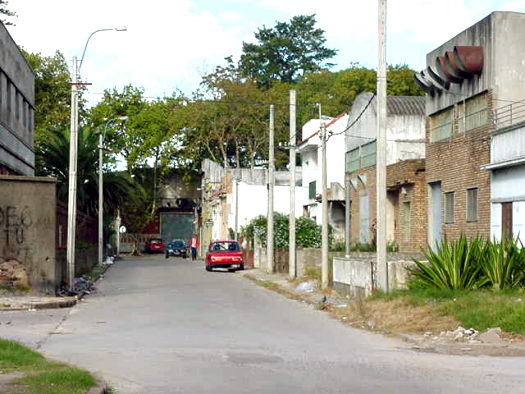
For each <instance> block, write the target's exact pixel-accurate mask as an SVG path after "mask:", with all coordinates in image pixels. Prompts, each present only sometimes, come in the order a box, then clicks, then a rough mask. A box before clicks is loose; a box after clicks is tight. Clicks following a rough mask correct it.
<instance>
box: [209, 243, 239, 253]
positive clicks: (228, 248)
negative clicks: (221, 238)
mask: <svg viewBox="0 0 525 394" xmlns="http://www.w3.org/2000/svg"><path fill="white" fill-rule="evenodd" d="M210 250H211V251H212V252H238V251H239V243H237V242H214V243H213V244H212V245H211V247H210Z"/></svg>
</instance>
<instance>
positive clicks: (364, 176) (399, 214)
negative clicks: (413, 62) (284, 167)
mask: <svg viewBox="0 0 525 394" xmlns="http://www.w3.org/2000/svg"><path fill="white" fill-rule="evenodd" d="M424 109H425V99H424V97H412V96H407V97H397V96H389V97H387V207H386V208H387V209H386V211H387V218H386V220H387V241H388V243H389V245H390V247H391V249H392V250H399V251H401V252H412V251H417V250H419V249H420V248H421V247H422V246H424V245H425V244H426V238H425V235H424V234H426V186H425V159H424V158H425V143H424V135H425V128H424V124H425V120H424ZM376 133H377V112H376V98H375V96H374V95H373V94H371V93H361V94H360V95H359V96H357V97H356V100H355V101H354V105H353V106H352V111H351V112H350V117H349V119H348V127H347V131H346V137H345V145H346V163H345V169H346V177H347V179H348V182H347V184H348V185H349V190H347V192H348V193H350V200H351V205H350V240H351V242H352V243H359V244H369V245H371V246H373V245H375V238H376V229H375V223H376V211H377V207H376V203H377V202H376V201H377V199H376V167H375V165H376Z"/></svg>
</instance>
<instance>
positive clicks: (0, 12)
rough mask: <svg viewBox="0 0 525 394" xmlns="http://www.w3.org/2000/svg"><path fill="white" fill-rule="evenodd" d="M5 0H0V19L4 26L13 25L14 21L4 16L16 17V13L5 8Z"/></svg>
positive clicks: (6, 2)
mask: <svg viewBox="0 0 525 394" xmlns="http://www.w3.org/2000/svg"><path fill="white" fill-rule="evenodd" d="M8 3H9V2H8V1H7V0H0V18H1V19H0V20H1V21H2V23H3V24H4V25H6V26H10V25H11V26H14V23H13V22H11V21H10V20H8V19H6V18H5V17H16V16H17V15H16V13H15V12H13V11H11V10H10V9H9V8H7V5H8Z"/></svg>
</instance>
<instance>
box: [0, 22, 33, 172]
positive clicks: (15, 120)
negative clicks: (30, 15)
mask: <svg viewBox="0 0 525 394" xmlns="http://www.w3.org/2000/svg"><path fill="white" fill-rule="evenodd" d="M0 48H2V50H1V51H0V174H3V175H26V176H33V175H34V174H35V153H34V149H33V144H34V108H35V92H34V90H35V82H34V75H33V71H32V70H31V68H30V67H29V65H28V64H27V62H26V60H25V58H24V56H23V55H22V53H21V52H20V49H19V48H18V46H17V45H16V43H15V42H14V41H13V39H12V38H11V36H10V35H9V32H8V31H7V29H6V28H5V26H4V25H3V24H2V23H0Z"/></svg>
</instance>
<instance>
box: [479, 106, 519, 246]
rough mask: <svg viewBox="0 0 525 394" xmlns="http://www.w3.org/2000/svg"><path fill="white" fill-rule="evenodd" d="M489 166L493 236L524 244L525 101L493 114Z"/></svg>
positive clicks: (491, 228)
mask: <svg viewBox="0 0 525 394" xmlns="http://www.w3.org/2000/svg"><path fill="white" fill-rule="evenodd" d="M494 115H495V116H494V120H495V126H496V129H495V130H494V131H493V132H492V139H491V149H490V164H489V165H487V166H484V169H486V170H490V171H491V177H490V201H491V205H490V206H491V209H490V211H491V212H490V236H491V238H492V239H497V240H501V238H509V237H514V238H520V240H521V242H523V243H525V100H524V101H521V102H517V103H513V104H509V105H506V106H503V107H501V108H498V109H496V110H495V111H494Z"/></svg>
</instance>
